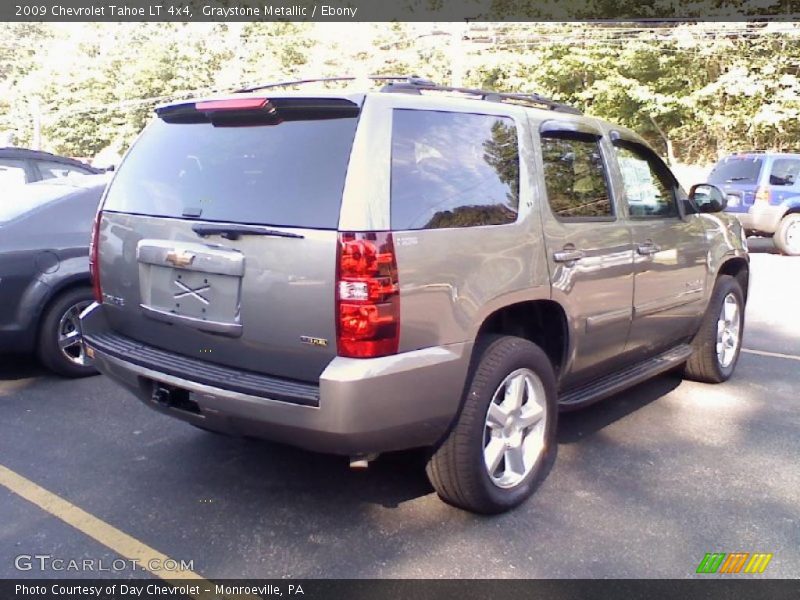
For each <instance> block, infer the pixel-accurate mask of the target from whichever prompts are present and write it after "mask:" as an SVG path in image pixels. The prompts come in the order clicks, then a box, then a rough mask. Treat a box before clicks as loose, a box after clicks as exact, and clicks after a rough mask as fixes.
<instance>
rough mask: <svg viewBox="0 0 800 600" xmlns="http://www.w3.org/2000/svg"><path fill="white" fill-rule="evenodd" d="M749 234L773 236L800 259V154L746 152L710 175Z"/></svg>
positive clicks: (725, 161)
mask: <svg viewBox="0 0 800 600" xmlns="http://www.w3.org/2000/svg"><path fill="white" fill-rule="evenodd" d="M708 180H709V183H713V184H714V185H716V186H717V187H719V188H720V189H722V190H723V192H724V193H725V196H726V197H727V201H728V206H727V208H726V209H725V210H726V211H727V212H729V213H731V214H734V215H736V217H738V219H739V221H740V222H741V223H742V227H744V229H745V231H746V232H747V233H748V234H757V235H764V236H772V237H774V239H775V245H776V246H777V247H778V249H779V250H780V251H781V252H783V253H784V254H788V255H790V256H800V154H784V153H779V152H743V153H738V154H731V155H730V156H726V157H725V158H723V159H722V160H721V161H719V162H718V163H717V164H716V166H715V167H714V170H713V171H711V175H710V176H709V179H708Z"/></svg>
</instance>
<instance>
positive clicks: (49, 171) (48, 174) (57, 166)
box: [36, 161, 89, 179]
mask: <svg viewBox="0 0 800 600" xmlns="http://www.w3.org/2000/svg"><path fill="white" fill-rule="evenodd" d="M36 165H37V166H38V167H39V173H40V174H41V175H42V179H56V178H58V177H75V176H77V175H86V174H88V173H89V171H87V170H85V169H80V168H78V167H75V166H73V165H65V164H64V163H59V162H51V161H38V162H37V163H36Z"/></svg>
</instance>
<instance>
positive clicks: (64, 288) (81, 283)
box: [36, 277, 92, 340]
mask: <svg viewBox="0 0 800 600" xmlns="http://www.w3.org/2000/svg"><path fill="white" fill-rule="evenodd" d="M91 285H92V280H91V279H89V278H88V277H78V278H76V279H70V280H68V281H66V282H65V283H62V284H61V285H59V286H58V287H56V288H55V289H54V290H53V291H52V292H51V293H50V295H49V296H48V297H47V300H46V301H45V303H44V305H43V306H42V310H41V311H40V312H39V318H38V324H37V325H36V339H37V340H38V339H39V334H40V332H41V328H42V321H44V315H45V314H46V313H47V311H48V310H50V307H51V306H52V305H53V302H55V301H56V299H57V298H58V297H59V296H61V295H62V294H65V293H66V292H69V291H70V290H74V289H75V288H81V287H90V286H91Z"/></svg>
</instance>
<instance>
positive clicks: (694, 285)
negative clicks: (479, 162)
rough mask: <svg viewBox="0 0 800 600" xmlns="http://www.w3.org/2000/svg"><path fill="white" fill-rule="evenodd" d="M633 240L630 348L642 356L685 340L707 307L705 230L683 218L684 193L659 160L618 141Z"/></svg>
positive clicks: (694, 219)
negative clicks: (680, 202)
mask: <svg viewBox="0 0 800 600" xmlns="http://www.w3.org/2000/svg"><path fill="white" fill-rule="evenodd" d="M615 147H616V148H615V149H616V155H617V164H618V166H619V170H620V174H621V179H622V183H623V187H624V190H625V204H626V212H627V213H628V221H629V223H630V229H631V233H632V236H633V256H634V272H635V275H634V294H633V324H632V326H631V332H630V335H629V337H628V343H627V346H626V350H627V351H629V352H634V353H636V354H638V355H640V356H642V357H646V356H650V355H653V354H657V353H658V352H661V351H663V350H666V349H667V348H669V347H671V346H672V345H674V344H676V343H678V342H680V341H685V340H686V339H687V338H688V337H690V336H691V334H692V333H693V332H694V331H695V330H696V328H697V324H698V321H699V319H700V318H701V316H702V313H703V309H704V306H705V304H704V298H705V285H706V277H707V252H708V243H707V241H706V233H705V227H704V225H703V220H702V218H700V217H699V216H697V215H683V214H682V213H681V210H680V207H679V204H678V203H679V199H680V198H681V197H682V194H683V193H682V192H681V190H680V186H679V184H678V182H677V181H676V180H675V177H674V176H673V175H672V173H671V172H670V171H669V169H668V167H667V166H666V165H665V164H664V163H663V162H662V161H661V159H660V158H658V156H657V155H656V154H655V153H654V152H653V151H652V150H650V149H649V148H647V147H646V146H644V145H642V144H639V143H637V142H628V141H624V140H617V141H616V142H615Z"/></svg>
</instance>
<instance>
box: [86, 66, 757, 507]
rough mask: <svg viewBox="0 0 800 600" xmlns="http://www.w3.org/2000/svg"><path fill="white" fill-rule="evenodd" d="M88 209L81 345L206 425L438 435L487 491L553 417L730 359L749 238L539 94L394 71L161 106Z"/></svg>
mask: <svg viewBox="0 0 800 600" xmlns="http://www.w3.org/2000/svg"><path fill="white" fill-rule="evenodd" d="M156 113H157V118H155V119H154V121H153V123H152V124H150V125H149V126H148V127H147V129H146V130H145V131H144V132H143V134H142V135H141V137H140V138H139V139H138V141H137V142H136V143H135V144H134V146H133V147H132V149H131V150H130V151H129V153H128V155H127V157H126V158H125V159H124V161H123V163H122V165H121V167H120V169H119V171H118V173H117V175H116V176H115V178H114V180H113V182H112V183H111V185H110V188H109V190H108V192H107V195H106V197H105V199H104V204H103V205H102V206H101V210H100V211H99V212H98V215H97V221H96V225H95V233H94V242H93V245H92V250H91V264H92V269H93V273H94V290H95V298H96V304H94V305H93V306H92V307H90V308H89V309H88V310H87V311H86V312H85V313H84V314H83V316H82V329H83V335H84V340H85V344H86V346H87V353H88V355H89V356H90V357H92V358H93V360H94V364H95V365H96V367H97V368H98V369H99V370H100V371H101V372H103V373H105V374H107V375H108V376H110V377H112V378H113V379H115V380H116V381H118V382H119V383H120V384H122V385H123V386H125V387H126V388H127V389H129V390H130V391H132V392H133V393H134V394H136V395H137V396H138V397H139V398H140V399H141V400H143V401H144V402H145V403H146V404H147V405H148V406H150V407H152V408H154V409H156V410H159V411H161V412H163V413H166V414H169V415H171V416H174V417H177V418H179V419H182V420H184V421H188V422H189V423H191V424H193V425H195V426H197V427H200V428H203V429H207V430H211V431H216V432H224V433H230V434H236V435H246V436H256V437H262V438H266V439H270V440H275V441H279V442H284V443H287V444H292V445H296V446H300V447H303V448H307V449H311V450H315V451H321V452H331V453H337V454H342V455H345V456H349V457H350V459H351V461H352V464H353V465H363V464H365V463H366V462H367V461H369V460H371V459H372V458H373V457H374V456H376V455H377V454H379V453H381V452H386V451H394V450H403V449H410V448H419V447H426V448H429V449H430V460H429V462H428V466H427V472H428V475H429V478H430V480H431V482H432V484H433V486H434V487H435V489H436V491H437V492H438V494H439V495H440V496H441V497H442V498H443V499H444V500H446V501H447V502H449V503H451V504H453V505H456V506H459V507H462V508H464V509H467V510H471V511H476V512H483V513H495V512H501V511H503V510H506V509H509V508H511V507H513V506H515V505H517V504H519V503H520V502H522V501H523V500H524V499H525V498H526V497H528V496H529V495H530V494H531V493H532V492H533V490H534V489H535V488H536V486H537V485H538V484H539V482H540V481H541V480H542V479H543V478H544V476H545V475H546V474H547V472H548V471H549V469H550V467H551V465H552V462H553V459H554V456H555V451H556V437H555V433H556V420H557V416H558V413H559V411H562V410H571V409H576V408H579V407H583V406H586V405H587V404H590V403H592V402H595V401H597V400H600V399H602V398H605V397H607V396H610V395H613V394H615V393H617V392H620V391H621V390H624V389H626V388H628V387H630V386H632V385H634V384H636V383H639V382H641V381H643V380H645V379H647V378H649V377H652V376H654V375H656V374H658V373H662V372H665V371H668V370H675V369H682V370H683V372H685V373H686V374H687V375H688V376H689V377H692V378H694V379H697V380H700V381H706V382H722V381H725V380H726V379H728V378H729V377H730V376H731V374H732V372H733V370H734V367H735V365H736V362H737V358H738V355H739V350H740V346H741V339H742V327H743V315H744V307H745V300H746V297H747V286H748V276H749V267H748V264H749V262H748V255H747V250H746V245H745V241H744V237H743V234H742V230H741V227H740V226H739V224H738V222H737V221H736V219H735V218H732V217H729V216H728V215H726V214H725V213H723V212H721V211H722V210H723V209H724V207H725V201H724V196H723V195H722V193H721V192H720V191H719V190H718V189H717V188H715V187H714V186H710V185H703V186H696V189H693V191H692V192H691V193H690V194H688V195H686V194H685V193H684V192H683V191H682V190H681V188H680V185H679V184H678V182H677V181H676V179H675V177H674V176H673V175H672V173H671V172H670V171H669V169H668V168H667V167H666V166H665V164H664V163H663V162H662V161H661V159H660V158H659V157H658V156H657V155H656V153H655V152H654V151H653V150H652V149H651V148H650V147H648V145H647V144H646V143H645V142H644V141H643V140H642V139H641V138H640V137H638V136H637V135H636V134H635V133H633V132H631V131H628V130H626V129H623V128H621V127H617V126H614V125H610V124H608V123H604V122H602V121H599V120H597V119H594V118H589V117H586V116H583V115H581V114H579V113H578V112H577V111H575V110H574V109H571V108H569V107H566V106H563V105H561V104H558V103H555V102H553V101H550V100H547V99H545V98H542V97H539V96H536V95H519V94H499V93H495V92H485V91H481V90H465V89H455V88H445V87H442V86H436V85H434V84H432V83H430V82H426V81H421V80H416V79H409V80H408V81H397V82H394V83H390V84H387V85H385V86H384V88H383V89H382V90H381V91H374V92H365V93H347V92H338V93H337V92H332V91H325V92H319V93H313V94H309V93H305V94H303V93H301V92H279V91H278V89H277V88H273V87H271V86H264V87H262V88H259V89H252V90H247V91H245V92H244V93H236V94H231V95H229V96H226V97H221V98H214V99H210V100H199V101H184V102H180V103H175V104H170V105H166V106H161V107H159V108H158V109H157V111H156Z"/></svg>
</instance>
